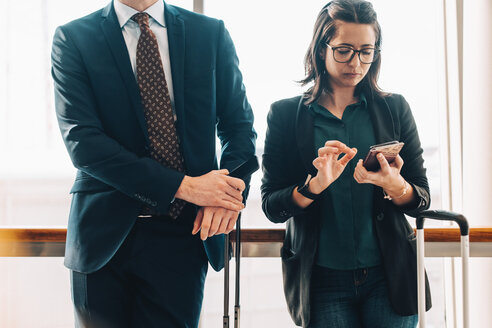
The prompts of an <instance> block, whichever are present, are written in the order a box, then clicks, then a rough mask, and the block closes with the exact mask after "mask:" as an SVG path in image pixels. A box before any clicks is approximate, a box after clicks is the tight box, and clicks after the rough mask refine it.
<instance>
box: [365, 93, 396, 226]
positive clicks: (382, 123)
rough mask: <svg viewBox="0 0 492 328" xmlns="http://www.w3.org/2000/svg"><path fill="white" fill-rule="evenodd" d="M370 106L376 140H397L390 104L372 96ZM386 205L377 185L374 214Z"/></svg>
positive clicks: (376, 214) (380, 189)
mask: <svg viewBox="0 0 492 328" xmlns="http://www.w3.org/2000/svg"><path fill="white" fill-rule="evenodd" d="M368 108H369V112H370V115H371V120H372V125H373V126H374V133H375V135H376V142H377V143H383V142H388V141H393V140H396V139H397V138H398V137H397V136H396V133H395V124H394V121H393V115H391V111H390V109H389V106H388V104H387V103H386V101H385V100H384V98H381V97H374V96H372V97H371V98H370V101H369V103H368ZM384 207H385V206H384V199H383V189H382V188H381V187H376V186H375V188H374V206H373V216H374V217H377V216H378V215H380V213H381V212H382V211H383V210H384ZM377 222H379V221H377Z"/></svg>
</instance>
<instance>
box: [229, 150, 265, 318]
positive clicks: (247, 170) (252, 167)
mask: <svg viewBox="0 0 492 328" xmlns="http://www.w3.org/2000/svg"><path fill="white" fill-rule="evenodd" d="M259 168H260V165H259V163H258V158H257V157H256V156H252V157H251V158H250V159H248V160H247V161H245V162H243V163H242V164H241V165H239V166H238V167H236V168H235V169H233V170H231V171H230V172H229V176H232V177H235V178H240V179H243V180H245V179H247V178H248V177H250V176H251V175H252V174H253V173H254V172H256V171H257V170H258V169H259ZM224 243H225V245H224V317H223V320H222V327H223V328H229V252H230V251H229V245H230V237H229V234H227V235H226V236H225V241H224ZM234 256H235V258H236V277H235V303H234V328H239V323H240V312H241V307H240V305H239V289H240V263H241V213H239V216H238V218H237V221H236V249H235V252H234Z"/></svg>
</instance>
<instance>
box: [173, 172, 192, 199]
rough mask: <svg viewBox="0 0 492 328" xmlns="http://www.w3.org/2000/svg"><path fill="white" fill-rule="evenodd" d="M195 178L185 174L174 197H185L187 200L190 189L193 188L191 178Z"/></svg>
mask: <svg viewBox="0 0 492 328" xmlns="http://www.w3.org/2000/svg"><path fill="white" fill-rule="evenodd" d="M192 179H193V178H192V177H189V176H187V175H185V176H184V177H183V180H181V184H180V185H179V187H178V190H176V194H175V195H174V198H179V199H184V200H186V198H187V195H188V194H189V190H190V189H191V180H192Z"/></svg>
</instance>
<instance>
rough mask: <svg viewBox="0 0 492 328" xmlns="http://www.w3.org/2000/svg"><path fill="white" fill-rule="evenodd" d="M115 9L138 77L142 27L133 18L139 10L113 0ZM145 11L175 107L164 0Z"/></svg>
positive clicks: (159, 0) (172, 103)
mask: <svg viewBox="0 0 492 328" xmlns="http://www.w3.org/2000/svg"><path fill="white" fill-rule="evenodd" d="M113 4H114V10H115V12H116V16H117V17H118V22H119V23H120V27H121V33H123V37H124V39H125V43H126V47H127V49H128V54H129V55H130V62H131V64H132V69H133V74H135V78H136V77H137V68H136V63H137V44H138V38H139V37H140V27H139V26H138V23H137V22H135V21H133V20H132V19H131V18H132V16H133V15H135V14H136V13H138V11H137V10H135V9H133V8H131V7H129V6H127V5H124V4H122V3H121V2H119V1H118V0H115V1H113ZM143 12H145V13H147V14H149V16H150V17H149V27H150V29H151V30H152V32H153V33H154V35H155V37H156V38H157V43H158V45H159V53H160V55H161V60H162V66H163V67H164V74H165V75H166V82H167V88H168V89H169V96H170V97H171V105H172V106H173V109H174V93H173V80H172V75H171V61H170V58H169V42H168V39H167V28H166V22H165V19H164V1H162V0H158V1H157V2H156V3H154V4H153V5H152V6H150V7H149V8H147V9H146V10H144V11H143Z"/></svg>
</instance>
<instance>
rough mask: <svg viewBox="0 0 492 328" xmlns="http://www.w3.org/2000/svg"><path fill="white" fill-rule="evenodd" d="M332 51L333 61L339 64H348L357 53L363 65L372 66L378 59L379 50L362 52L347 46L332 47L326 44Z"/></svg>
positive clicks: (364, 50) (371, 49)
mask: <svg viewBox="0 0 492 328" xmlns="http://www.w3.org/2000/svg"><path fill="white" fill-rule="evenodd" d="M326 45H327V46H328V47H330V49H331V50H333V59H335V61H336V62H337V63H348V62H350V61H351V60H352V58H354V56H355V53H357V54H358V55H359V60H360V62H361V63H363V64H372V63H374V62H375V61H376V59H377V58H378V55H379V52H380V50H379V49H376V48H363V49H360V50H355V49H353V48H350V47H347V46H341V47H332V46H330V45H329V44H328V43H326Z"/></svg>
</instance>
